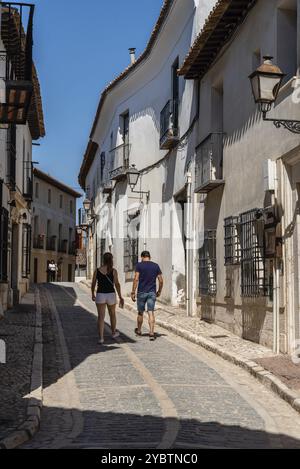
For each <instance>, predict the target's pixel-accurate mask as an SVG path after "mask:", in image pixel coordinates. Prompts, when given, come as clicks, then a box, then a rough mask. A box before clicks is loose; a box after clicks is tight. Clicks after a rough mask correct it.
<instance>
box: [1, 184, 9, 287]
mask: <svg viewBox="0 0 300 469" xmlns="http://www.w3.org/2000/svg"><path fill="white" fill-rule="evenodd" d="M2 191H3V181H2V179H1V180H0V282H7V280H8V275H7V260H8V210H6V209H5V208H4V207H2V198H3V192H2Z"/></svg>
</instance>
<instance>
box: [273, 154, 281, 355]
mask: <svg viewBox="0 0 300 469" xmlns="http://www.w3.org/2000/svg"><path fill="white" fill-rule="evenodd" d="M275 164H276V163H275ZM275 167H276V170H275V190H274V202H273V203H274V205H275V213H276V216H277V215H278V213H277V212H278V177H277V166H275ZM275 236H276V235H275ZM273 283H274V285H273V295H274V298H273V352H274V353H276V354H279V352H280V311H279V306H280V295H279V293H280V292H279V288H280V263H279V260H278V259H277V253H276V256H275V259H274V266H273Z"/></svg>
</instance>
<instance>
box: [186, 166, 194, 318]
mask: <svg viewBox="0 0 300 469" xmlns="http://www.w3.org/2000/svg"><path fill="white" fill-rule="evenodd" d="M192 216H193V207H192V174H191V172H188V173H187V216H186V314H187V316H188V317H192V315H193V249H192V233H193V220H192Z"/></svg>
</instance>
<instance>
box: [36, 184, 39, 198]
mask: <svg viewBox="0 0 300 469" xmlns="http://www.w3.org/2000/svg"><path fill="white" fill-rule="evenodd" d="M35 198H36V199H38V198H39V183H38V182H36V183H35Z"/></svg>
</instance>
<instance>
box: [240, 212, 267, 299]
mask: <svg viewBox="0 0 300 469" xmlns="http://www.w3.org/2000/svg"><path fill="white" fill-rule="evenodd" d="M240 224H241V268H242V272H241V279H242V281H241V290H242V296H243V297H259V296H268V294H269V292H270V287H271V285H267V282H266V259H265V241H264V218H263V216H262V210H260V209H255V210H251V211H249V212H245V213H243V214H242V215H241V216H240ZM270 280H271V277H270ZM269 283H271V282H269Z"/></svg>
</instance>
